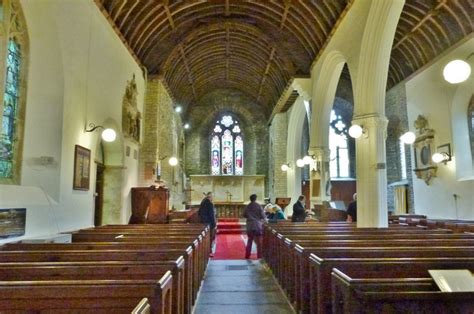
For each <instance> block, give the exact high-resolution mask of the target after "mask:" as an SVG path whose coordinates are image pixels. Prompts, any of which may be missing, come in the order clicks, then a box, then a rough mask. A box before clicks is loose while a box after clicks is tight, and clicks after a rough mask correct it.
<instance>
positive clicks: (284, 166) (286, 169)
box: [281, 164, 290, 172]
mask: <svg viewBox="0 0 474 314" xmlns="http://www.w3.org/2000/svg"><path fill="white" fill-rule="evenodd" d="M289 169H290V164H283V165H281V171H285V172H286V171H288V170H289Z"/></svg>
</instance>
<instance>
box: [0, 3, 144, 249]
mask: <svg viewBox="0 0 474 314" xmlns="http://www.w3.org/2000/svg"><path fill="white" fill-rule="evenodd" d="M21 4H22V8H23V11H24V14H25V18H26V22H27V26H28V32H29V36H30V38H29V43H30V54H29V61H30V62H29V64H30V68H29V72H28V73H29V77H28V83H27V92H28V94H27V109H26V110H27V111H26V125H25V139H24V153H23V163H22V182H21V186H0V208H11V207H26V208H27V222H26V235H25V237H39V236H44V235H48V234H52V233H56V232H58V231H67V230H74V229H78V228H83V227H87V226H91V225H92V224H93V219H94V186H95V172H96V165H95V163H94V156H96V149H97V143H98V142H99V132H93V133H85V132H84V127H85V126H86V124H87V123H90V122H94V123H96V124H102V123H112V124H115V125H118V126H120V125H121V121H122V117H121V115H122V97H123V94H124V92H125V87H126V83H127V81H128V80H130V79H131V78H132V75H133V74H135V79H136V84H137V88H138V106H139V108H138V109H139V111H141V112H143V96H144V84H145V82H144V79H143V77H142V71H141V69H140V67H139V65H138V64H137V63H136V62H135V61H134V59H133V58H132V56H131V55H130V53H129V52H128V50H127V49H126V48H125V46H124V45H123V43H122V42H121V41H120V39H119V37H118V36H117V35H116V34H115V32H114V30H113V29H112V27H111V26H110V25H109V23H108V21H107V20H106V18H105V17H104V16H103V15H102V13H101V12H100V11H99V10H98V8H97V7H96V5H95V4H94V2H93V1H92V0H83V1H64V0H41V1H37V0H22V1H21ZM118 131H119V136H121V135H120V130H118ZM123 143H124V144H125V143H126V142H123ZM76 144H77V145H81V146H83V147H86V148H89V149H91V168H90V186H89V190H88V191H77V190H73V189H72V181H73V163H74V146H75V145H76ZM130 145H131V144H130ZM134 148H138V146H132V154H131V155H132V156H131V157H124V156H118V158H117V159H118V160H115V161H114V163H115V164H116V165H118V166H122V167H123V177H124V178H125V179H124V182H123V184H122V188H121V191H119V193H122V196H121V198H122V200H123V201H122V209H121V219H123V222H125V221H126V218H127V217H128V215H127V213H128V212H129V204H128V201H129V195H128V191H129V190H130V187H131V186H135V185H136V184H137V179H138V178H137V174H138V160H135V159H133V149H134ZM121 151H122V153H121V154H122V155H123V151H124V149H121ZM40 156H51V157H53V159H54V162H53V163H52V164H49V165H42V164H40V163H39V162H38V157H40ZM18 239H19V238H13V239H11V240H15V241H16V240H18Z"/></svg>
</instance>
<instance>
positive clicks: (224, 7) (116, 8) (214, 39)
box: [96, 0, 348, 112]
mask: <svg viewBox="0 0 474 314" xmlns="http://www.w3.org/2000/svg"><path fill="white" fill-rule="evenodd" d="M96 2H97V3H98V5H99V6H101V7H103V8H105V11H107V13H108V14H109V15H110V20H111V21H113V22H114V23H115V25H116V26H117V27H119V29H120V31H121V33H122V35H123V37H124V38H125V39H126V41H127V43H128V45H129V46H130V47H131V48H132V49H133V51H134V52H135V53H136V55H137V56H138V58H139V59H140V60H141V61H142V62H143V64H145V65H146V67H147V69H148V70H149V72H150V74H159V75H162V76H163V77H164V78H165V80H166V82H167V85H168V86H169V88H170V89H171V90H172V91H173V94H174V96H175V98H176V100H177V101H179V102H181V103H182V104H183V105H184V106H186V105H187V104H189V103H192V102H195V101H196V100H197V99H199V98H200V97H202V96H203V95H204V94H206V93H207V92H209V91H211V90H212V89H213V88H215V87H216V86H219V87H222V88H233V89H238V90H240V91H242V92H244V93H246V94H248V95H249V96H251V97H252V98H253V99H254V100H255V102H257V103H260V104H261V105H263V106H266V110H267V111H268V112H271V109H272V107H273V106H274V105H275V103H276V101H277V100H278V98H279V96H280V94H281V93H282V92H283V90H284V88H285V86H286V85H287V83H288V82H289V80H290V79H291V77H292V76H294V75H302V74H308V73H309V70H310V65H311V62H312V61H313V59H314V58H315V56H316V54H317V53H318V52H319V50H320V49H321V47H322V45H323V44H324V42H325V41H326V39H327V35H328V34H329V33H330V32H331V30H332V28H333V26H334V25H335V22H336V21H337V19H338V17H339V16H340V14H341V12H342V11H343V10H344V9H345V7H346V6H347V3H348V0H320V1H303V0H280V1H237V0H215V1H184V0H177V1H158V0H121V1H117V0H96ZM193 34H199V36H197V35H193Z"/></svg>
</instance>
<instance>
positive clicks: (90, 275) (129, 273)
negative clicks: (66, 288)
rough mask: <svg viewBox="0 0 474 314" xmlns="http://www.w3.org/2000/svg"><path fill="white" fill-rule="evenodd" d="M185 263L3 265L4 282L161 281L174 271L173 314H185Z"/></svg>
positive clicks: (1, 266) (180, 260)
mask: <svg viewBox="0 0 474 314" xmlns="http://www.w3.org/2000/svg"><path fill="white" fill-rule="evenodd" d="M183 270H184V259H183V258H182V257H179V258H178V259H177V260H170V261H164V260H163V261H153V262H105V261H104V262H100V263H97V262H92V263H91V262H69V263H0V278H1V280H2V281H52V280H158V279H159V278H160V276H162V275H163V273H165V272H167V271H171V274H172V279H173V284H172V289H171V291H172V292H171V294H172V309H173V313H184V311H185V308H184V306H185V304H184V303H185V302H184V301H185V300H184V290H183V289H184V284H185V282H184V273H183Z"/></svg>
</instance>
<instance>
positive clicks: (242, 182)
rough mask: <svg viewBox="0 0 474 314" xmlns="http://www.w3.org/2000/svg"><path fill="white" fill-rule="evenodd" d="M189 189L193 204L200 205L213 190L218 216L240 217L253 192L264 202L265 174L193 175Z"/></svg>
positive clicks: (259, 200)
mask: <svg viewBox="0 0 474 314" xmlns="http://www.w3.org/2000/svg"><path fill="white" fill-rule="evenodd" d="M189 190H190V191H191V193H190V194H191V195H190V199H191V205H193V206H197V205H199V204H200V203H201V201H202V199H203V197H204V194H205V193H207V192H212V194H213V195H214V205H215V207H216V214H217V217H220V218H224V217H225V218H238V217H241V215H242V214H243V210H244V208H245V206H246V205H247V204H248V202H249V196H250V195H251V194H257V200H258V202H260V203H263V198H264V193H265V176H263V175H247V176H225V175H220V176H211V175H191V176H190V189H189Z"/></svg>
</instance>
